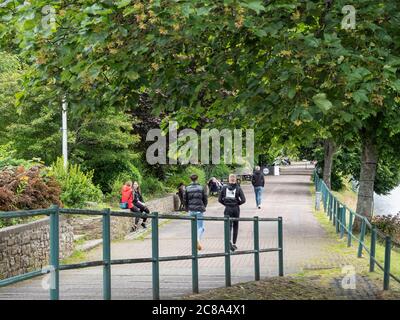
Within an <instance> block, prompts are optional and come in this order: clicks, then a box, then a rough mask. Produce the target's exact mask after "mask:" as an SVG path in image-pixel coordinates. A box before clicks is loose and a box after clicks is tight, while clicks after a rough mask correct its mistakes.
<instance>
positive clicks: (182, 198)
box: [176, 182, 185, 211]
mask: <svg viewBox="0 0 400 320" xmlns="http://www.w3.org/2000/svg"><path fill="white" fill-rule="evenodd" d="M176 194H177V195H178V197H179V202H180V204H179V209H178V211H185V184H184V183H183V182H181V183H180V184H179V186H178V192H177V193H176Z"/></svg>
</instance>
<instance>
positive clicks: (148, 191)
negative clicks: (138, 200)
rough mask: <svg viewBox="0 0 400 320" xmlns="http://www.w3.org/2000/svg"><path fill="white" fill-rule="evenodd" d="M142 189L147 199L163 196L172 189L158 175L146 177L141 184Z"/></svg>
mask: <svg viewBox="0 0 400 320" xmlns="http://www.w3.org/2000/svg"><path fill="white" fill-rule="evenodd" d="M141 189H142V193H143V196H144V197H145V200H147V199H149V198H155V197H157V196H161V195H163V194H164V193H166V192H168V191H170V190H168V188H167V187H165V186H164V184H163V183H162V182H161V181H160V180H159V179H158V178H156V177H145V178H144V179H143V182H142V184H141Z"/></svg>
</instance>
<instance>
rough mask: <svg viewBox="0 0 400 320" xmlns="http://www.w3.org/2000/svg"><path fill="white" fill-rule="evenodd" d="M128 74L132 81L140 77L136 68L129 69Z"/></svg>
mask: <svg viewBox="0 0 400 320" xmlns="http://www.w3.org/2000/svg"><path fill="white" fill-rule="evenodd" d="M126 76H127V77H128V79H129V80H131V81H135V80H137V79H139V77H140V76H139V73H137V72H136V71H134V70H130V71H128V72H127V73H126Z"/></svg>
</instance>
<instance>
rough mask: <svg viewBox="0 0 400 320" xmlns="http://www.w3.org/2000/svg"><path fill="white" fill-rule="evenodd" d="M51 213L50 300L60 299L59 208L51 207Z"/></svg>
mask: <svg viewBox="0 0 400 320" xmlns="http://www.w3.org/2000/svg"><path fill="white" fill-rule="evenodd" d="M51 209H53V211H52V212H51V213H50V265H51V269H52V271H51V273H50V275H51V286H50V300H58V299H59V298H60V274H59V269H60V261H59V258H60V257H59V255H60V239H59V238H60V235H59V222H60V221H59V207H58V206H56V205H53V206H51Z"/></svg>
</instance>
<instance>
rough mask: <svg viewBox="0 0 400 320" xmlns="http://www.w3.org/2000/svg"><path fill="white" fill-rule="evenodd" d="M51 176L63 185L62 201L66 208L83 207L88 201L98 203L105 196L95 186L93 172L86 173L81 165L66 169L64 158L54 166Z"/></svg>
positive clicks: (70, 166)
mask: <svg viewBox="0 0 400 320" xmlns="http://www.w3.org/2000/svg"><path fill="white" fill-rule="evenodd" d="M49 175H50V176H52V177H54V178H55V179H56V180H57V181H58V182H59V183H60V185H61V201H62V202H63V204H64V205H65V206H66V207H72V208H73V207H75V208H76V207H82V206H84V205H85V203H86V202H88V201H93V202H98V201H101V200H102V197H103V194H102V192H101V190H100V188H99V187H97V186H95V185H94V184H93V181H92V179H93V171H89V172H87V173H84V172H82V171H81V168H80V166H79V165H71V164H69V165H68V168H67V169H65V168H64V164H63V160H62V158H58V159H57V161H56V162H55V163H54V164H53V165H52V167H51V170H50V172H49Z"/></svg>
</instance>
